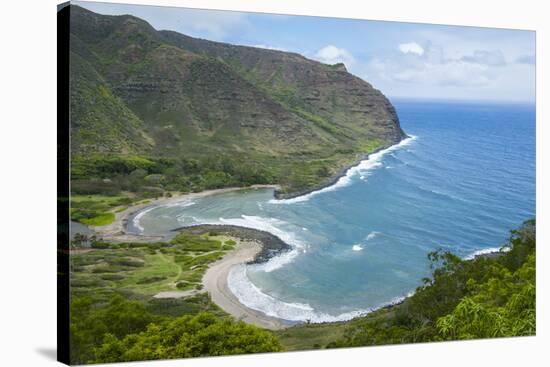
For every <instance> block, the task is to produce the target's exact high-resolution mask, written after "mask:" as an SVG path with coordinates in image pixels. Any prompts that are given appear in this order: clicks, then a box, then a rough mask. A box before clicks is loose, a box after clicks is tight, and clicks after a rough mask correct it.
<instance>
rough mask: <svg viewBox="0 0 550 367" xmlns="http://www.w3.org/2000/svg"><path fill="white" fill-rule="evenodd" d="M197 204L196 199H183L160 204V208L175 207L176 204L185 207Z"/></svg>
mask: <svg viewBox="0 0 550 367" xmlns="http://www.w3.org/2000/svg"><path fill="white" fill-rule="evenodd" d="M195 204H196V203H195V202H194V201H189V200H182V201H176V202H172V203H169V204H162V205H159V206H158V208H172V207H175V206H177V207H181V208H185V207H188V206H191V205H195Z"/></svg>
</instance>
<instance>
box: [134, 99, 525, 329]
mask: <svg viewBox="0 0 550 367" xmlns="http://www.w3.org/2000/svg"><path fill="white" fill-rule="evenodd" d="M393 102H394V105H395V107H396V109H397V113H398V115H399V118H400V120H401V125H402V127H403V129H404V131H405V132H406V133H407V134H408V135H409V136H410V138H409V139H406V140H405V141H403V142H401V143H400V144H399V145H396V146H393V147H391V148H389V149H387V150H385V151H383V152H380V153H377V154H374V155H372V156H371V157H370V159H369V160H367V161H363V162H362V163H361V164H360V165H359V166H357V167H354V168H352V169H350V170H348V173H347V175H346V176H344V177H343V178H341V179H340V180H339V181H338V182H337V183H336V184H335V185H333V186H330V187H327V188H325V189H323V190H321V191H319V192H314V193H311V194H308V195H305V196H302V197H298V198H294V199H290V200H275V199H274V198H273V190H271V189H259V190H246V191H237V192H230V193H225V194H220V195H215V196H210V197H204V198H200V199H196V200H194V201H183V202H181V203H175V204H171V205H168V206H161V207H154V208H149V209H148V210H147V211H144V212H142V213H140V214H138V215H137V216H136V217H134V219H133V221H132V222H130V225H129V229H130V230H131V231H137V232H142V233H144V234H163V233H166V232H167V231H169V230H171V229H173V228H176V227H181V226H186V225H192V224H199V223H221V224H234V225H241V226H246V227H251V228H257V229H262V230H266V231H269V232H271V233H273V234H275V235H277V236H279V237H280V238H281V239H283V240H284V241H286V242H287V243H289V244H290V245H292V246H293V250H292V251H290V252H288V253H285V254H282V255H281V256H277V257H274V258H272V259H271V260H270V261H269V262H267V263H264V264H255V265H242V266H240V267H236V268H234V269H233V271H232V272H231V273H230V276H229V279H228V280H229V287H230V289H231V290H232V292H233V293H234V294H235V295H236V296H237V297H238V298H239V300H240V301H241V302H242V303H243V304H245V305H246V306H248V307H250V308H253V309H256V310H259V311H262V312H264V313H265V314H267V315H270V316H275V317H279V318H282V319H285V320H291V321H306V320H309V321H311V322H323V321H336V320H346V319H350V318H352V317H355V316H358V315H361V314H364V313H367V312H369V311H371V310H373V309H376V308H379V307H381V306H384V305H387V304H391V303H394V302H397V301H399V300H400V299H402V298H403V297H405V296H407V295H408V294H410V293H411V292H413V291H414V290H415V289H416V287H418V286H419V285H421V284H422V278H424V277H426V276H428V275H429V274H430V269H429V262H428V259H427V254H428V253H429V252H430V251H433V250H436V249H443V250H448V251H452V252H454V253H455V254H457V255H459V256H461V257H464V258H468V257H472V256H473V255H474V254H476V253H482V252H486V251H490V250H494V249H498V248H499V247H500V246H501V245H502V244H503V243H505V241H506V239H507V238H508V235H509V230H511V229H514V228H517V227H518V226H519V225H520V224H521V223H522V222H523V221H525V220H527V219H530V218H532V217H534V215H535V108H534V106H532V105H519V104H496V103H494V104H493V103H465V102H461V103H459V102H434V101H412V100H396V101H393Z"/></svg>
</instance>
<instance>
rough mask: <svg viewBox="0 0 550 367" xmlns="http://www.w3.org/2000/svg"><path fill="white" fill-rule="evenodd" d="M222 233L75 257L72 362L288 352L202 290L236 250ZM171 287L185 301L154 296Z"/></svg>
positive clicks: (98, 249) (101, 246)
mask: <svg viewBox="0 0 550 367" xmlns="http://www.w3.org/2000/svg"><path fill="white" fill-rule="evenodd" d="M234 246H235V242H234V241H232V240H230V239H228V238H226V237H223V236H219V235H215V236H209V235H208V234H205V235H192V234H186V233H182V234H179V235H178V236H176V237H175V238H174V240H172V241H171V242H158V243H118V244H112V243H104V242H99V241H95V242H93V243H92V248H93V250H91V251H85V252H82V253H73V254H72V255H71V361H72V362H73V363H78V364H81V363H93V362H114V361H128V360H142V359H158V358H178V357H197V356H205V355H221V354H237V353H253V352H271V351H278V350H281V348H282V347H281V345H280V343H279V342H278V341H277V339H276V338H275V337H274V336H273V335H272V334H271V333H269V332H267V331H264V330H261V329H259V328H256V327H254V326H250V325H246V324H244V323H242V322H236V321H234V320H233V319H232V318H231V317H229V316H228V315H227V314H225V313H224V312H223V311H222V310H220V309H219V308H218V307H217V306H216V305H215V304H213V303H212V302H211V300H210V298H209V297H208V295H206V294H205V293H203V292H200V290H201V289H202V284H201V279H202V276H203V274H204V272H205V271H206V269H207V266H208V264H209V263H211V262H213V261H216V260H217V259H219V258H220V257H221V256H223V254H224V253H225V252H227V251H230V250H232V249H233V248H234ZM166 291H171V292H175V291H179V292H185V293H184V295H185V297H184V298H183V297H182V298H154V297H153V296H155V295H157V294H159V293H161V292H166Z"/></svg>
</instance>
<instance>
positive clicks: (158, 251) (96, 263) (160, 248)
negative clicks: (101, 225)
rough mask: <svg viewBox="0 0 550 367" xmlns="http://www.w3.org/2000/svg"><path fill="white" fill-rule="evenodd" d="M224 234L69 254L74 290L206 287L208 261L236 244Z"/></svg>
mask: <svg viewBox="0 0 550 367" xmlns="http://www.w3.org/2000/svg"><path fill="white" fill-rule="evenodd" d="M234 245H235V242H234V241H232V240H230V239H229V238H227V237H224V236H208V235H200V236H199V235H191V234H180V235H178V236H176V238H175V239H174V240H173V241H171V242H169V243H149V244H141V243H120V244H104V243H101V245H95V246H96V247H106V246H108V248H104V249H94V250H92V251H90V252H86V253H81V254H73V255H71V265H72V273H71V286H72V291H73V294H76V295H89V294H99V295H108V294H112V293H126V294H133V295H136V296H140V297H151V296H153V295H155V294H157V293H159V292H162V291H176V290H191V289H197V290H200V289H201V288H202V285H201V280H202V276H203V275H204V273H205V271H206V270H207V268H208V265H209V264H210V263H212V262H214V261H216V260H218V259H220V258H221V257H223V256H224V255H225V253H226V252H227V251H229V250H231V249H233V248H234Z"/></svg>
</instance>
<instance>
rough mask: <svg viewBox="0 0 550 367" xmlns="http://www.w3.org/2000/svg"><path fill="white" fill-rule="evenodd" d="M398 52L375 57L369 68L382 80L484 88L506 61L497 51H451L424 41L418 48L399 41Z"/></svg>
mask: <svg viewBox="0 0 550 367" xmlns="http://www.w3.org/2000/svg"><path fill="white" fill-rule="evenodd" d="M398 48H399V51H400V53H397V52H394V53H392V54H389V55H388V56H387V57H385V58H375V59H374V60H372V61H371V62H370V64H369V68H370V70H371V71H369V72H370V74H373V71H375V72H376V73H377V75H378V76H379V77H381V78H382V79H384V80H387V81H392V82H398V83H414V84H417V85H418V86H420V85H432V86H439V87H486V86H489V85H491V84H494V83H493V82H494V81H495V80H496V79H498V78H499V77H501V76H502V73H503V71H502V70H501V68H502V67H504V66H506V60H505V58H504V55H503V54H502V52H501V51H500V50H496V51H487V50H474V51H473V52H472V51H469V52H467V53H466V52H463V53H460V54H453V55H452V56H450V55H448V54H446V53H445V50H444V49H443V47H441V46H438V45H433V44H432V43H430V42H427V43H426V44H425V46H424V48H422V47H421V46H420V45H418V44H417V43H415V42H411V43H407V44H400V45H399V47H398Z"/></svg>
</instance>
